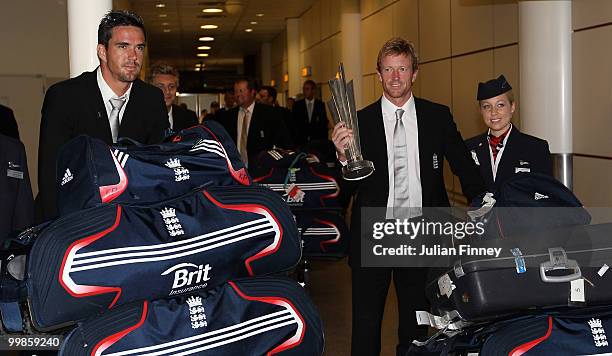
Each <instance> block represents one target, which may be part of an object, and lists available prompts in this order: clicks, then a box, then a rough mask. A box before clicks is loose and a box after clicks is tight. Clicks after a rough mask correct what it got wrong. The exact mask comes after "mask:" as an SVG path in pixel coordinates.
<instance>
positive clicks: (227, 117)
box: [220, 79, 292, 169]
mask: <svg viewBox="0 0 612 356" xmlns="http://www.w3.org/2000/svg"><path fill="white" fill-rule="evenodd" d="M256 93H257V91H256V88H255V84H254V82H253V81H251V80H249V79H239V80H238V81H236V82H235V83H234V96H235V97H236V103H237V104H238V106H237V107H235V108H233V109H230V110H227V111H226V112H224V113H223V114H222V118H220V119H221V120H220V122H221V123H222V124H223V126H225V129H226V130H227V132H228V133H229V135H230V137H231V138H232V139H233V140H234V142H235V143H236V146H237V147H238V152H240V155H241V156H242V160H243V161H244V162H245V163H246V164H247V165H248V164H249V163H251V166H249V169H251V168H254V167H253V165H254V164H255V157H256V156H257V154H258V153H259V152H261V151H264V150H269V149H272V148H273V147H282V148H290V147H291V146H292V140H291V137H290V134H289V131H288V130H287V127H286V126H285V123H284V122H283V119H282V118H281V117H280V115H279V112H278V111H277V110H275V109H274V108H273V107H271V106H268V105H264V104H260V103H257V102H255V95H256Z"/></svg>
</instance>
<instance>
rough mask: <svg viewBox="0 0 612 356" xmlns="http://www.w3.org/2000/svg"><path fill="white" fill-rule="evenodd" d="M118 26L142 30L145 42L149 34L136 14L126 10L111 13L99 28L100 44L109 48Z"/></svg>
mask: <svg viewBox="0 0 612 356" xmlns="http://www.w3.org/2000/svg"><path fill="white" fill-rule="evenodd" d="M117 26H135V27H138V28H139V29H141V30H142V33H143V34H144V37H145V40H146V38H147V33H146V31H145V28H144V21H142V18H141V17H140V16H138V15H137V14H136V13H134V12H131V11H126V10H112V11H109V12H108V13H107V14H106V15H104V17H103V18H102V21H100V26H98V44H103V45H104V47H108V42H109V41H110V39H111V37H112V36H113V28H115V27H117Z"/></svg>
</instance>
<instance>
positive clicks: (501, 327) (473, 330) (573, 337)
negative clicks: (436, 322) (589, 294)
mask: <svg viewBox="0 0 612 356" xmlns="http://www.w3.org/2000/svg"><path fill="white" fill-rule="evenodd" d="M609 333H612V308H610V307H603V308H577V309H574V310H569V311H564V312H558V311H556V312H555V311H553V312H550V313H540V314H527V315H523V316H519V317H516V318H512V319H506V320H501V321H496V322H492V323H490V324H486V325H471V326H467V327H465V328H463V329H461V330H459V331H457V332H455V331H453V332H452V333H451V334H450V336H446V335H438V336H437V337H434V338H432V339H430V340H427V341H426V342H425V343H424V344H423V345H411V347H410V349H409V350H408V352H406V353H404V354H401V355H402V356H451V355H470V354H474V355H476V354H479V355H483V356H519V355H527V356H536V355H537V356H549V355H555V356H575V355H610V354H612V341H611V340H609V339H608V335H610V334H609ZM398 355H399V354H398Z"/></svg>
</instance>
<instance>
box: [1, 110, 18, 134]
mask: <svg viewBox="0 0 612 356" xmlns="http://www.w3.org/2000/svg"><path fill="white" fill-rule="evenodd" d="M0 134H2V135H5V136H8V137H12V138H16V139H19V129H18V128H17V120H15V115H14V114H13V110H11V108H8V107H6V106H4V105H0Z"/></svg>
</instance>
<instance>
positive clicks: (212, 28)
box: [200, 25, 219, 30]
mask: <svg viewBox="0 0 612 356" xmlns="http://www.w3.org/2000/svg"><path fill="white" fill-rule="evenodd" d="M200 28H201V29H203V30H214V29H215V28H219V26H217V25H202V26H200Z"/></svg>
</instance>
